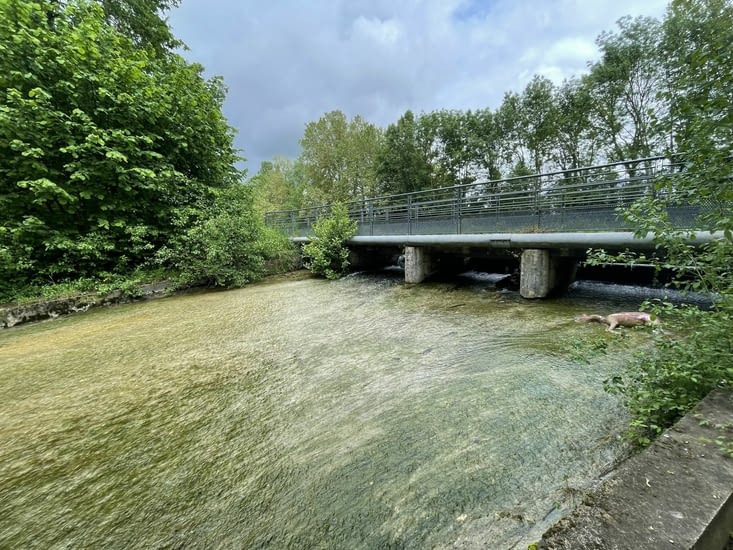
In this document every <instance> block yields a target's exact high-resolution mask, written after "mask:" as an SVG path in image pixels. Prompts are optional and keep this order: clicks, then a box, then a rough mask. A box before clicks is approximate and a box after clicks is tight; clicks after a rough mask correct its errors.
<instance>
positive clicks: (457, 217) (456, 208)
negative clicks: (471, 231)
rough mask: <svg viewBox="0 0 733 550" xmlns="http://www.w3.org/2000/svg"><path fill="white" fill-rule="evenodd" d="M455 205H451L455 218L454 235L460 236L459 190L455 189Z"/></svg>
mask: <svg viewBox="0 0 733 550" xmlns="http://www.w3.org/2000/svg"><path fill="white" fill-rule="evenodd" d="M454 200H455V204H454V205H453V216H454V217H455V226H456V233H458V234H459V235H460V234H461V189H460V188H458V189H456V196H455V199H454Z"/></svg>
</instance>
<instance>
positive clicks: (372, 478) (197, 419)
mask: <svg viewBox="0 0 733 550" xmlns="http://www.w3.org/2000/svg"><path fill="white" fill-rule="evenodd" d="M577 307H579V306H578V305H577V304H573V303H570V302H565V303H550V302H544V303H541V302H525V301H522V300H519V299H517V298H516V297H514V296H512V295H507V294H500V293H493V292H485V291H477V290H476V289H470V288H469V289H466V288H458V287H452V286H450V285H448V286H446V285H440V284H434V285H422V286H417V287H405V286H403V285H400V284H397V283H395V282H394V281H389V280H385V279H381V278H374V277H368V276H361V277H359V276H357V277H350V278H348V279H346V280H342V281H338V282H336V283H326V282H323V281H318V280H312V279H297V278H296V279H292V280H288V279H285V280H282V281H278V282H275V283H269V284H262V285H253V286H251V287H248V288H246V289H243V290H237V291H231V292H216V293H203V294H198V295H190V296H179V297H173V298H165V299H161V300H156V301H152V302H146V303H140V304H132V305H127V306H120V307H116V308H110V309H105V310H99V311H94V312H90V313H88V314H84V315H77V316H74V317H69V318H66V319H62V320H57V321H54V322H49V323H41V324H37V325H33V326H25V327H19V328H17V329H13V330H9V331H5V332H3V333H0V503H1V505H2V506H1V508H2V510H3V513H2V514H0V547H39V548H47V547H106V548H151V547H220V548H245V547H272V548H288V547H290V548H303V547H309V548H311V547H320V548H344V547H348V548H425V547H447V546H452V545H454V544H459V545H461V546H462V547H465V548H474V547H475V548H481V547H486V546H490V547H492V548H509V547H511V546H512V545H513V544H515V543H516V542H517V541H520V540H524V539H525V538H527V537H530V538H531V536H535V535H534V533H535V532H536V530H537V529H539V528H541V526H542V524H543V520H544V518H545V517H546V516H547V515H548V514H549V513H550V512H551V511H552V510H553V509H554V508H555V507H557V506H558V503H560V505H562V503H566V502H568V500H569V497H568V495H570V494H572V491H573V489H575V488H583V487H585V486H587V485H588V484H589V483H590V482H591V481H592V480H594V479H595V478H597V477H598V476H599V475H600V474H601V473H603V472H604V471H605V470H606V469H607V468H608V467H609V465H610V464H612V463H613V462H614V460H616V458H617V457H618V456H619V455H620V453H622V452H623V450H622V448H621V446H620V444H619V443H618V440H617V438H616V436H617V435H618V434H619V433H620V432H621V431H622V430H623V428H624V425H625V421H626V418H625V414H624V412H623V410H622V408H621V407H620V405H619V403H618V402H617V401H616V400H615V398H613V397H611V396H608V395H606V394H604V392H603V389H602V381H603V379H604V378H606V377H608V376H609V375H610V374H611V373H612V372H614V369H615V368H616V365H617V364H618V361H619V360H622V359H623V357H625V356H626V355H625V354H628V353H629V352H628V351H627V350H625V349H623V347H621V348H619V349H616V348H611V349H609V350H608V351H607V352H606V353H605V354H601V355H599V356H598V357H597V358H594V359H593V360H592V361H590V362H578V361H575V360H573V358H572V357H571V355H569V354H563V353H557V350H552V349H548V342H559V341H563V339H566V338H576V337H580V335H582V334H583V332H582V330H583V329H586V332H587V329H589V328H590V327H588V326H578V325H576V324H574V323H572V322H570V321H569V320H570V319H572V316H573V315H574V314H577V313H579V311H577V310H576V309H574V308H577ZM639 337H643V335H641V336H639ZM550 347H551V346H550ZM533 529H534V531H533ZM536 538H538V537H536V536H535V539H536Z"/></svg>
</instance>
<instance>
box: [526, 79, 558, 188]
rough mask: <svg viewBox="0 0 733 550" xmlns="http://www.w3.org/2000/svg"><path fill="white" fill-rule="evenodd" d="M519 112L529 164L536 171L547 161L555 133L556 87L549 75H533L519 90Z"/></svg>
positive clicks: (541, 170) (541, 168) (541, 169)
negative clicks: (522, 88) (520, 96)
mask: <svg viewBox="0 0 733 550" xmlns="http://www.w3.org/2000/svg"><path fill="white" fill-rule="evenodd" d="M520 113H521V117H520V119H519V120H520V122H521V123H522V129H523V133H524V136H525V143H526V146H527V150H528V152H529V160H530V166H531V167H532V169H533V170H534V171H535V173H536V174H539V173H541V172H543V169H544V168H545V167H546V166H547V162H548V160H550V153H551V151H552V146H553V145H554V144H555V143H556V135H557V108H556V106H555V87H554V85H553V84H552V82H551V81H550V80H549V79H548V78H546V77H542V76H534V77H533V78H532V80H530V82H529V84H527V87H526V88H525V89H524V92H523V93H522V100H521V112H520Z"/></svg>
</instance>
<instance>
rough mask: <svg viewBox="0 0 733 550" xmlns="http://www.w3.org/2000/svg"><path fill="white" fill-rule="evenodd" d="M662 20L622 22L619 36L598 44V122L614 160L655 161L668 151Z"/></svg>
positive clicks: (605, 36) (594, 70)
mask: <svg viewBox="0 0 733 550" xmlns="http://www.w3.org/2000/svg"><path fill="white" fill-rule="evenodd" d="M661 38H662V32H661V26H660V23H659V21H657V20H656V19H652V18H649V17H637V18H636V19H632V18H631V17H629V16H627V17H623V18H621V19H620V20H619V21H618V31H616V32H603V33H601V35H600V36H599V37H598V39H597V40H596V43H597V44H598V47H599V48H600V50H601V59H600V60H599V61H597V62H595V63H593V64H592V65H591V67H590V74H589V75H588V77H587V79H586V80H587V82H588V84H589V85H590V90H591V94H592V97H593V107H594V108H593V111H592V113H593V118H592V120H593V123H594V125H595V126H596V128H598V130H599V132H600V136H601V138H602V139H603V141H604V143H605V145H606V149H607V153H608V156H609V157H610V158H611V159H612V160H626V159H634V158H642V157H648V156H651V155H652V154H653V153H655V152H659V151H660V150H661V149H662V148H663V147H664V134H663V132H661V131H660V126H659V121H660V119H661V118H662V117H663V116H664V115H665V114H666V111H667V110H668V107H667V105H668V103H667V102H665V101H663V100H661V99H660V96H659V92H660V91H661V90H662V88H663V83H664V69H663V59H662V57H661V56H660V46H659V45H660V41H661Z"/></svg>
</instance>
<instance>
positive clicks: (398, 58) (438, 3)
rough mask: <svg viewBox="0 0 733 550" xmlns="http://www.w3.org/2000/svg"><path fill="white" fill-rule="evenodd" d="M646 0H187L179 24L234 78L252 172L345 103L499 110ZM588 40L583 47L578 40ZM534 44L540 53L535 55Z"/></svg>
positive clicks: (242, 144) (391, 116)
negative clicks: (506, 97) (510, 94)
mask: <svg viewBox="0 0 733 550" xmlns="http://www.w3.org/2000/svg"><path fill="white" fill-rule="evenodd" d="M664 6H665V3H663V2H662V1H661V0H648V1H646V2H644V3H643V4H642V3H638V4H635V3H634V2H632V1H631V0H602V1H600V0H599V1H596V2H586V1H581V0H553V1H546V0H527V1H525V2H515V1H509V0H470V1H466V0H463V1H459V0H452V1H446V0H425V1H419V0H405V1H402V2H394V1H393V0H374V1H372V0H330V1H325V0H323V1H315V0H314V1H310V2H299V1H296V0H279V1H273V2H266V3H265V2H254V1H251V0H249V1H242V0H216V1H212V0H209V1H205V0H184V1H183V3H182V5H181V6H180V7H179V8H176V9H175V10H173V11H172V12H171V13H170V14H169V20H170V22H171V24H172V26H173V31H174V33H175V34H176V36H178V37H179V38H181V39H182V40H184V42H186V43H187V44H188V45H189V47H190V51H188V52H185V55H186V57H187V58H188V59H189V60H191V61H196V62H200V63H202V64H203V65H204V66H205V67H206V72H207V75H209V76H212V75H221V76H223V77H224V81H225V83H226V84H227V86H228V88H229V95H228V97H227V101H226V103H225V106H224V112H225V114H226V116H227V118H228V119H229V122H230V124H231V125H232V126H234V127H235V128H237V129H238V136H237V139H236V145H237V147H239V148H242V149H244V156H246V157H247V158H248V163H247V167H248V169H249V173H250V175H253V174H254V173H255V172H256V171H257V170H258V169H259V165H260V163H261V161H263V160H269V159H270V158H272V157H273V156H275V155H284V156H289V157H295V156H297V155H298V152H299V144H298V141H299V139H300V138H301V137H302V135H303V130H304V128H305V125H306V124H307V123H308V122H311V121H315V120H318V118H320V117H321V116H322V115H323V114H324V113H325V112H327V111H331V110H335V109H339V110H342V111H343V112H344V113H346V114H347V116H349V117H352V116H354V115H356V114H360V115H361V116H362V117H364V118H365V119H366V120H369V121H370V122H373V123H375V124H377V125H379V126H382V127H385V126H386V125H387V124H389V123H391V122H394V121H396V120H397V119H398V118H399V117H400V116H401V115H402V114H403V113H404V111H405V110H407V109H412V110H413V111H416V112H420V111H431V110H437V109H442V108H456V109H468V108H470V109H478V108H487V107H488V108H496V107H497V106H498V105H499V104H500V102H501V98H502V96H503V94H504V92H506V91H510V90H515V91H521V89H522V88H523V87H524V85H526V83H527V81H528V80H529V78H531V76H532V75H533V74H536V73H541V74H546V75H548V76H550V77H551V78H553V79H554V80H557V81H558V82H559V80H561V79H562V78H565V77H569V76H572V74H578V72H579V71H581V70H582V69H583V68H584V66H585V60H584V59H582V56H584V55H587V53H588V52H587V45H588V44H591V45H592V44H593V40H594V39H595V37H596V36H597V35H598V34H599V32H601V31H602V30H609V29H612V28H613V27H614V23H615V21H616V20H617V19H618V18H619V17H621V16H623V15H626V14H630V15H637V14H644V15H656V16H661V15H662V13H663V10H664ZM581 48H582V49H583V51H582V55H580V54H578V52H576V49H581ZM532 52H534V55H531V54H532Z"/></svg>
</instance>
